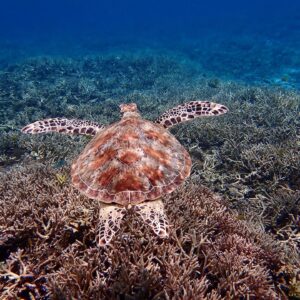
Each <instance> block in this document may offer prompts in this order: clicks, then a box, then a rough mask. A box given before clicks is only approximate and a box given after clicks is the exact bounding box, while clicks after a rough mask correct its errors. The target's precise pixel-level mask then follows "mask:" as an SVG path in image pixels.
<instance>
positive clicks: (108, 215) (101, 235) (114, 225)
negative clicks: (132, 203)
mask: <svg viewBox="0 0 300 300" xmlns="http://www.w3.org/2000/svg"><path fill="white" fill-rule="evenodd" d="M125 213H126V209H125V207H121V206H119V205H115V204H104V203H101V208H100V213H99V225H98V230H97V231H98V245H99V246H100V247H104V246H106V245H108V244H109V243H110V241H111V240H112V238H113V237H114V236H115V234H116V233H117V231H118V230H119V229H120V224H121V221H122V219H123V217H124V216H125Z"/></svg>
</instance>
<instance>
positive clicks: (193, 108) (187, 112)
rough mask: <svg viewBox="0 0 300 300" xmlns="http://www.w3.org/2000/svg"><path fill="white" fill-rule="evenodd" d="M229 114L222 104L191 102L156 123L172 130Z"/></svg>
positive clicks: (180, 106)
mask: <svg viewBox="0 0 300 300" xmlns="http://www.w3.org/2000/svg"><path fill="white" fill-rule="evenodd" d="M227 112H228V108H227V107H226V106H224V105H222V104H218V103H214V102H209V101H191V102H188V103H184V104H181V105H178V106H176V107H173V108H171V109H169V110H167V111H166V112H165V113H164V114H162V115H161V116H160V117H159V118H158V119H157V120H156V121H155V123H158V124H161V125H163V126H164V127H165V128H170V127H172V126H175V125H177V124H179V123H182V122H186V121H190V120H193V119H195V118H198V117H205V116H218V115H222V114H225V113H227Z"/></svg>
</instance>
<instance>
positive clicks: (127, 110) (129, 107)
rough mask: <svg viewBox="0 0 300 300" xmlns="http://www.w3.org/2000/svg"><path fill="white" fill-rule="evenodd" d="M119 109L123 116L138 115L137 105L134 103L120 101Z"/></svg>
mask: <svg viewBox="0 0 300 300" xmlns="http://www.w3.org/2000/svg"><path fill="white" fill-rule="evenodd" d="M120 110H121V113H122V117H123V118H128V117H140V114H139V111H138V108H137V105H136V104H135V103H122V104H120Z"/></svg>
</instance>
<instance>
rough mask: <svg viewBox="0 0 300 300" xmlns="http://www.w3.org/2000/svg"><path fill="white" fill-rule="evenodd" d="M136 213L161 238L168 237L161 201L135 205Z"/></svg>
mask: <svg viewBox="0 0 300 300" xmlns="http://www.w3.org/2000/svg"><path fill="white" fill-rule="evenodd" d="M134 208H135V211H136V213H137V214H138V215H139V216H140V217H141V218H142V219H143V221H144V222H145V223H146V224H147V225H149V226H150V227H151V229H152V230H153V231H154V233H155V234H156V235H158V236H159V237H161V238H165V237H167V236H168V232H167V229H168V220H167V217H166V215H165V212H164V205H163V202H162V200H160V199H159V200H155V201H148V202H143V203H140V204H137V205H135V207H134Z"/></svg>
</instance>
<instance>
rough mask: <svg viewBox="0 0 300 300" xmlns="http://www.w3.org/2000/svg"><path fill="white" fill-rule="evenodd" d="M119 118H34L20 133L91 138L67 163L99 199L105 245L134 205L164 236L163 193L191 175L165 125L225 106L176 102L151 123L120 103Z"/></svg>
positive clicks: (87, 192)
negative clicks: (107, 120)
mask: <svg viewBox="0 0 300 300" xmlns="http://www.w3.org/2000/svg"><path fill="white" fill-rule="evenodd" d="M120 109H121V113H122V119H121V120H120V121H118V122H116V123H113V124H111V125H108V126H104V125H101V124H98V123H95V122H92V121H82V120H76V119H65V118H52V119H45V120H41V121H37V122H34V123H32V124H29V125H27V126H25V127H24V128H23V129H22V132H23V133H30V134H36V133H43V132H59V133H68V134H82V135H90V136H94V138H93V139H92V140H91V141H90V142H89V143H88V144H87V146H86V147H85V149H84V150H83V151H82V153H81V154H80V155H79V157H78V158H77V160H76V161H75V162H74V163H73V164H72V167H71V177H72V183H73V185H74V186H75V188H77V189H78V190H79V191H80V192H81V193H83V194H84V195H85V196H87V197H89V198H92V199H96V200H99V201H100V202H101V209H100V215H99V227H98V229H99V230H98V232H99V240H98V244H99V245H100V246H104V245H107V244H109V243H110V241H111V239H112V238H113V236H114V235H115V233H116V232H117V231H118V229H119V228H120V223H121V220H122V218H123V217H124V215H125V213H126V210H127V209H129V208H133V209H134V210H135V211H136V212H137V214H138V215H139V216H141V218H142V220H143V221H144V222H145V223H146V224H148V225H149V226H150V227H151V228H152V229H153V231H154V232H155V234H157V235H158V236H160V237H166V236H168V233H167V227H168V222H167V218H166V216H165V213H164V206H163V202H162V196H164V195H166V194H168V193H171V192H172V191H174V190H175V189H176V188H177V187H178V186H179V185H180V184H181V183H183V182H184V180H185V179H186V178H187V177H188V176H189V175H190V171H191V164H192V163H191V158H190V155H189V154H188V152H187V151H186V150H185V148H184V147H183V146H182V145H181V144H180V143H179V141H178V140H177V139H176V138H175V137H174V136H173V135H172V134H171V133H170V132H169V130H168V129H169V128H171V127H172V126H174V125H176V124H178V123H182V122H185V121H189V120H192V119H194V118H197V117H201V116H216V115H221V114H224V113H226V112H227V111H228V109H227V107H225V106H224V105H221V104H217V103H213V102H209V101H191V102H188V103H185V104H182V105H178V106H176V107H174V108H172V109H170V110H168V111H166V112H165V113H164V114H162V115H161V116H160V117H159V118H158V119H157V120H156V121H154V122H151V121H148V120H145V119H143V118H142V117H141V115H140V114H139V112H138V109H137V105H136V104H135V103H129V104H121V105H120Z"/></svg>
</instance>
